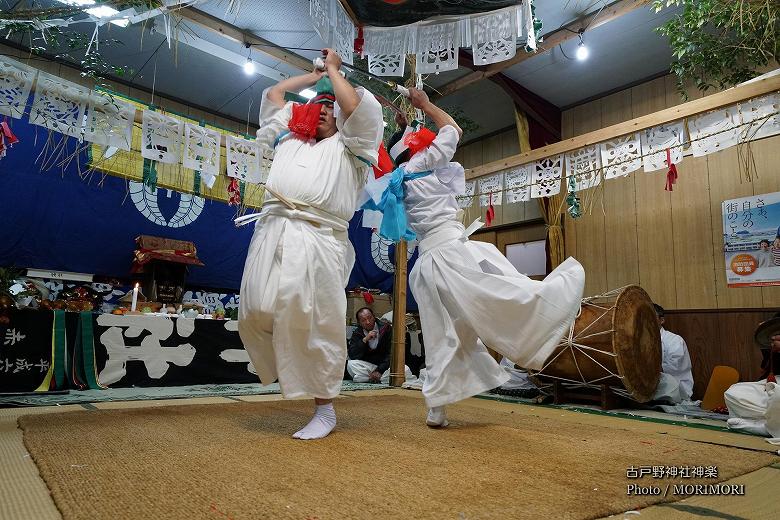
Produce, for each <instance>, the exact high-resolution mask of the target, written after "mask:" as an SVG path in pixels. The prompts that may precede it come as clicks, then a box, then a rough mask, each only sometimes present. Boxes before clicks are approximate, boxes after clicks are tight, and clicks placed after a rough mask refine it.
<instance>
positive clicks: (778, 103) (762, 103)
mask: <svg viewBox="0 0 780 520" xmlns="http://www.w3.org/2000/svg"><path fill="white" fill-rule="evenodd" d="M739 112H740V114H741V116H742V122H743V123H745V124H746V125H747V123H750V125H747V126H744V127H743V134H742V139H743V140H745V141H750V140H753V139H761V138H763V137H769V136H771V135H775V134H778V133H780V113H779V112H780V94H778V93H774V94H770V95H768V96H763V97H760V98H756V99H751V100H750V101H747V102H745V103H740V105H739Z"/></svg>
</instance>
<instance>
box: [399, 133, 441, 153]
mask: <svg viewBox="0 0 780 520" xmlns="http://www.w3.org/2000/svg"><path fill="white" fill-rule="evenodd" d="M434 139H436V134H434V133H433V132H432V131H431V130H429V129H427V128H425V127H423V128H421V129H420V130H418V131H416V132H412V133H411V134H407V135H406V137H404V144H405V145H406V146H407V147H408V148H409V157H410V158H411V157H412V156H414V154H416V153H417V152H419V151H421V150H425V149H426V148H428V147H429V146H430V145H431V143H432V142H433V140H434Z"/></svg>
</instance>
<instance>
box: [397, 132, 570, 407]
mask: <svg viewBox="0 0 780 520" xmlns="http://www.w3.org/2000/svg"><path fill="white" fill-rule="evenodd" d="M457 143H458V134H457V131H456V130H455V129H454V128H452V127H451V126H445V127H443V128H441V129H440V130H439V134H438V135H437V137H436V139H435V140H434V142H433V144H432V145H431V146H430V147H429V148H428V149H426V150H424V151H421V152H419V153H417V154H416V155H415V156H414V157H412V159H411V160H410V161H409V162H408V163H407V164H406V166H405V167H404V168H405V170H406V171H407V172H409V173H414V172H422V171H427V170H433V174H431V175H428V176H425V177H422V178H419V179H415V180H412V181H408V182H406V183H405V189H406V197H405V207H406V211H407V215H408V218H409V227H410V228H411V229H412V230H413V231H414V232H415V233H416V234H417V235H418V237H417V238H418V240H419V246H418V247H419V258H418V259H417V262H416V263H415V265H414V268H413V269H412V272H411V273H410V275H409V281H410V284H411V288H412V293H413V294H414V297H415V299H416V300H417V304H418V307H419V310H420V321H421V322H422V328H423V336H424V337H425V367H426V374H427V377H426V380H425V383H424V385H423V394H424V396H425V399H426V403H427V405H428V406H429V407H433V406H441V405H446V404H450V403H454V402H456V401H459V400H461V399H465V398H467V397H470V396H473V395H476V394H478V393H481V392H484V391H487V390H490V389H493V388H496V387H499V386H501V385H503V384H504V383H506V382H507V380H508V379H509V375H508V374H507V373H506V372H505V371H504V370H503V369H502V368H501V367H500V366H499V365H498V363H497V362H496V360H495V359H493V357H492V356H491V355H490V354H489V353H488V351H487V349H486V348H485V345H489V346H490V347H491V348H493V349H495V350H496V351H498V352H500V353H501V354H503V355H504V356H506V357H507V358H509V359H511V360H512V361H514V362H515V363H517V364H518V365H520V366H522V367H525V368H530V369H537V370H538V369H540V368H541V367H542V365H543V363H544V361H545V360H546V359H547V358H548V357H549V355H550V354H551V353H552V351H553V350H554V349H555V347H556V346H557V345H558V341H559V340H560V339H561V337H562V336H563V335H564V333H565V332H567V331H568V329H569V327H570V325H571V324H572V322H573V321H574V318H575V316H576V314H577V311H578V310H579V308H580V301H581V298H582V291H583V287H584V284H585V272H584V270H583V268H582V266H581V265H580V264H579V263H578V262H577V261H576V260H574V259H573V258H569V259H567V260H566V261H565V262H564V263H562V264H561V265H560V266H559V267H558V268H557V269H555V270H554V271H553V272H552V273H550V275H549V276H547V278H546V279H545V280H544V281H541V282H540V281H535V280H532V279H530V278H528V277H527V276H525V275H523V274H520V273H518V272H517V270H516V269H515V268H514V266H513V265H512V264H511V263H510V262H509V260H507V259H506V257H504V255H502V254H501V253H500V252H499V251H498V249H496V248H495V246H493V245H492V244H486V243H484V242H477V241H474V242H472V241H469V240H468V238H467V237H466V236H465V229H464V227H463V225H462V224H461V223H460V222H459V221H458V218H457V213H458V203H457V201H456V199H455V196H456V195H460V194H462V193H463V192H464V191H465V190H464V185H465V178H464V171H463V167H462V166H460V165H459V164H457V163H449V160H450V159H451V158H452V156H453V155H454V154H455V149H456V146H457ZM483 341H484V343H483Z"/></svg>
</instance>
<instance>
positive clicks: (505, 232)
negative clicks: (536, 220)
mask: <svg viewBox="0 0 780 520" xmlns="http://www.w3.org/2000/svg"><path fill="white" fill-rule="evenodd" d="M546 237H547V228H546V227H545V226H544V224H530V225H528V224H526V225H521V226H517V227H513V228H511V229H502V230H500V231H496V248H498V250H499V251H501V254H502V255H505V256H506V246H507V245H509V244H518V243H520V242H533V241H535V240H544V239H545V238H546Z"/></svg>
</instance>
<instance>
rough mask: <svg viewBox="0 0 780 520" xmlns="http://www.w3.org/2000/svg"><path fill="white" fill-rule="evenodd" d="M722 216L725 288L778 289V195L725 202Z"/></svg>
mask: <svg viewBox="0 0 780 520" xmlns="http://www.w3.org/2000/svg"><path fill="white" fill-rule="evenodd" d="M722 212H723V253H724V256H725V260H726V282H727V283H728V286H729V287H760V286H765V285H780V192H775V193H766V194H763V195H754V196H752V197H742V198H740V199H732V200H725V201H723V203H722Z"/></svg>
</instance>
